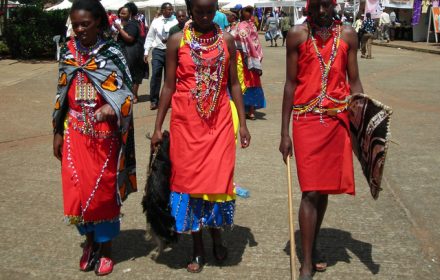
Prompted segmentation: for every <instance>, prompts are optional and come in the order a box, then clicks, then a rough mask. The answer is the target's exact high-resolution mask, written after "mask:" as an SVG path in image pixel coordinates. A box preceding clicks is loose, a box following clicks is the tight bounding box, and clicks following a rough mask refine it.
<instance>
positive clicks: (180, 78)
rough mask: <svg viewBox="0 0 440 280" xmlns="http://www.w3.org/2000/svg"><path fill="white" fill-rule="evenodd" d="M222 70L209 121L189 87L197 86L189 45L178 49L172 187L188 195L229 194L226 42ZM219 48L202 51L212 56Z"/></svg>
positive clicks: (231, 152) (231, 158)
mask: <svg viewBox="0 0 440 280" xmlns="http://www.w3.org/2000/svg"><path fill="white" fill-rule="evenodd" d="M223 48H224V51H225V61H226V65H225V73H224V77H223V81H222V84H221V90H220V94H219V98H218V103H217V108H216V111H215V113H214V115H213V116H212V117H211V120H210V121H206V120H204V119H202V118H201V117H200V115H199V113H198V112H197V110H196V100H195V99H194V98H193V96H192V94H191V92H190V90H191V89H193V88H195V87H196V81H195V74H194V73H195V71H196V70H195V67H196V66H195V64H194V62H193V60H192V58H191V55H190V48H189V45H188V44H186V43H185V44H184V45H183V46H182V47H180V49H179V51H178V61H179V63H178V66H177V71H176V77H177V82H176V91H175V92H174V94H173V97H172V114H171V122H170V158H171V165H172V173H171V190H172V191H174V192H181V193H189V194H232V193H233V184H232V178H233V174H234V166H235V137H234V127H233V123H232V115H231V107H230V103H229V97H228V95H227V91H226V90H227V81H228V67H229V66H228V65H229V57H230V56H229V53H228V47H227V45H226V42H223ZM217 53H218V50H217V49H215V50H212V51H210V52H209V53H205V52H204V53H203V57H214V56H215V55H217Z"/></svg>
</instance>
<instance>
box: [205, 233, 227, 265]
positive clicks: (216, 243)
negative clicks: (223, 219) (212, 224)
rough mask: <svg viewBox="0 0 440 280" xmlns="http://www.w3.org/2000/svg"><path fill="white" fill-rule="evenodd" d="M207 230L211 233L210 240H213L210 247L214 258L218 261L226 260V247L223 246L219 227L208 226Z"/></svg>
mask: <svg viewBox="0 0 440 280" xmlns="http://www.w3.org/2000/svg"><path fill="white" fill-rule="evenodd" d="M209 232H210V233H211V237H212V242H213V246H212V248H213V253H214V257H215V259H216V260H217V261H219V262H222V261H224V260H226V258H227V256H228V249H227V248H226V247H225V246H223V241H222V232H221V229H219V228H210V229H209Z"/></svg>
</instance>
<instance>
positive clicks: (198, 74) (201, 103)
mask: <svg viewBox="0 0 440 280" xmlns="http://www.w3.org/2000/svg"><path fill="white" fill-rule="evenodd" d="M183 33H184V34H188V36H187V38H186V40H185V42H186V43H187V44H188V46H189V48H190V55H191V58H192V60H193V62H194V64H195V66H196V67H195V68H196V69H195V70H196V71H195V74H194V75H195V80H196V87H195V88H194V89H192V90H191V94H192V96H193V98H194V99H195V100H196V101H197V105H196V109H197V112H198V113H199V115H200V117H201V118H202V119H205V120H208V119H210V117H211V116H212V114H213V112H215V110H216V108H217V101H218V98H219V94H220V90H221V84H222V82H223V76H224V72H225V63H226V59H225V51H224V48H223V32H222V30H221V29H220V28H219V27H218V26H217V25H216V30H215V32H214V35H213V36H212V37H210V38H200V37H197V36H196V34H195V31H194V27H193V24H192V23H190V24H188V25H186V26H185V29H184V32H183ZM215 49H217V50H218V53H217V55H215V56H214V57H211V58H206V57H204V56H206V54H207V53H209V52H211V51H213V50H215Z"/></svg>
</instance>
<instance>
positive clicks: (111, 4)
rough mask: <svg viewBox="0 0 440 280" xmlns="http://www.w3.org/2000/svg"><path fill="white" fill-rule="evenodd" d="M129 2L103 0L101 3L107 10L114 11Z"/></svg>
mask: <svg viewBox="0 0 440 280" xmlns="http://www.w3.org/2000/svg"><path fill="white" fill-rule="evenodd" d="M127 3H128V1H127V0H101V4H102V6H103V7H104V8H105V9H106V10H112V11H116V10H118V9H119V8H120V7H122V6H124V5H125V4H127Z"/></svg>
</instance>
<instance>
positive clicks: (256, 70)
mask: <svg viewBox="0 0 440 280" xmlns="http://www.w3.org/2000/svg"><path fill="white" fill-rule="evenodd" d="M252 71H254V72H255V73H257V75H258V76H261V75H263V71H261V69H255V68H254V69H252Z"/></svg>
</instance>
